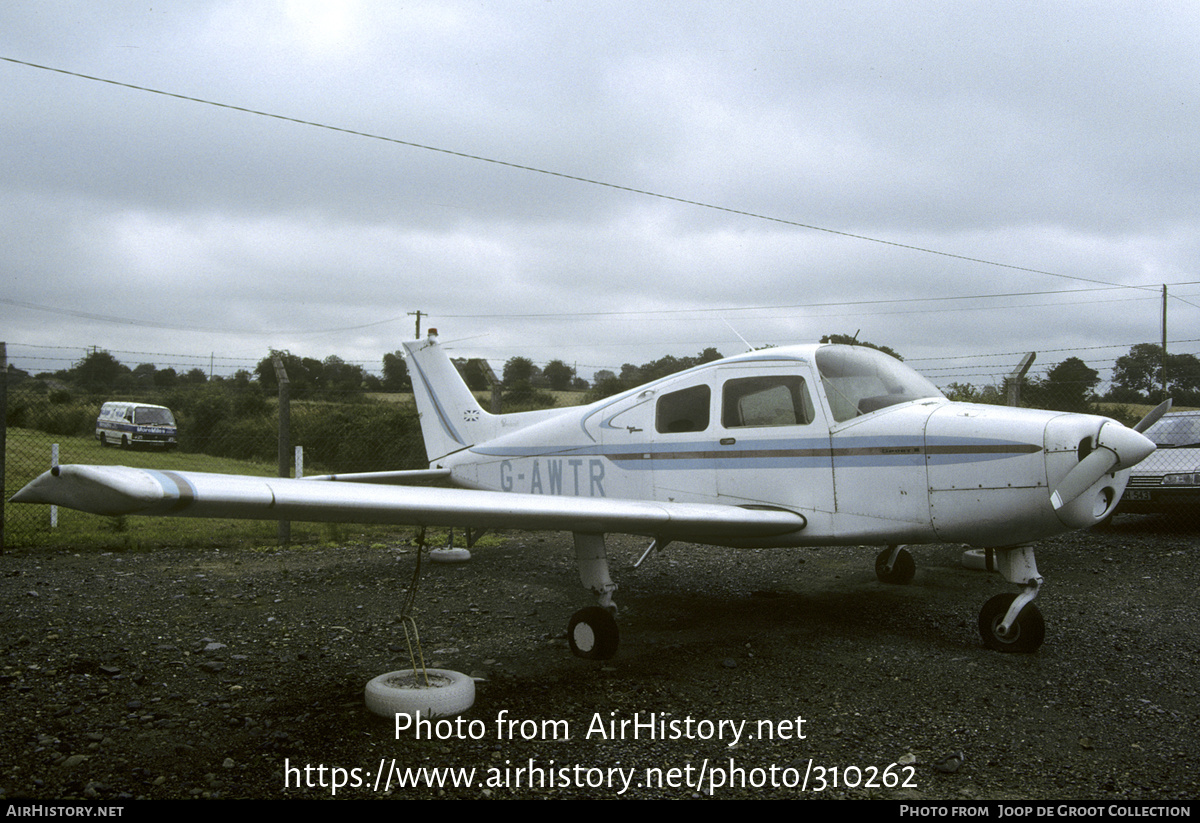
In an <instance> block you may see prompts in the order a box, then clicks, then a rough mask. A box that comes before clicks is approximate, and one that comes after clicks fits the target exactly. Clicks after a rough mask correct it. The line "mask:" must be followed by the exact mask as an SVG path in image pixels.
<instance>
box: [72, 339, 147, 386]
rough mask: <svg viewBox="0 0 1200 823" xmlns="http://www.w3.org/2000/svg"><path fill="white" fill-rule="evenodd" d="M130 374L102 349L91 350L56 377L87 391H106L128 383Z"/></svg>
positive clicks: (126, 368) (125, 367)
mask: <svg viewBox="0 0 1200 823" xmlns="http://www.w3.org/2000/svg"><path fill="white" fill-rule="evenodd" d="M131 374H132V372H131V371H130V370H129V367H128V366H123V365H121V363H120V361H118V360H117V358H115V357H113V356H112V355H111V354H109V353H108V352H106V351H104V349H93V350H92V351H90V352H88V354H87V355H85V356H84V357H83V359H81V360H79V361H78V362H77V363H75V365H74V366H72V367H71V368H70V369H68V370H67V371H65V372H59V374H58V376H59V377H61V378H63V379H66V380H70V381H72V382H75V383H78V384H80V385H82V386H83V387H84V388H86V389H87V390H88V391H106V390H110V389H113V388H115V387H117V386H119V385H121V384H122V383H128V382H129V380H130V375H131Z"/></svg>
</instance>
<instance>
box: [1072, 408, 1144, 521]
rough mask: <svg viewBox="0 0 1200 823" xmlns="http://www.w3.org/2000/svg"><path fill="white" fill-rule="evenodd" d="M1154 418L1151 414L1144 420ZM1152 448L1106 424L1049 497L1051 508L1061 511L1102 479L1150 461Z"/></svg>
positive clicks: (1120, 428)
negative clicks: (1087, 450)
mask: <svg viewBox="0 0 1200 823" xmlns="http://www.w3.org/2000/svg"><path fill="white" fill-rule="evenodd" d="M1155 411H1157V409H1156V410H1155ZM1153 414H1154V412H1150V415H1147V417H1149V416H1151V415H1153ZM1150 422H1151V423H1153V422H1154V421H1153V420H1151V421H1150ZM1155 448H1156V447H1155V445H1154V443H1153V442H1152V441H1151V440H1150V439H1149V438H1147V437H1146V436H1144V435H1143V434H1141V433H1140V432H1136V431H1134V430H1133V429H1127V428H1125V427H1124V426H1122V425H1121V424H1120V423H1112V422H1109V423H1105V424H1104V425H1103V426H1102V427H1101V428H1100V434H1099V436H1098V437H1097V438H1096V448H1095V449H1094V450H1093V451H1092V453H1091V454H1089V455H1088V456H1087V457H1085V458H1083V459H1082V460H1080V461H1079V463H1078V464H1076V466H1075V468H1073V469H1071V470H1070V471H1069V472H1067V476H1066V477H1064V478H1063V479H1062V482H1061V483H1059V484H1058V488H1057V489H1055V490H1054V493H1053V494H1051V495H1050V503H1051V505H1053V506H1054V509H1055V510H1056V511H1057V510H1058V509H1061V508H1062V507H1063V506H1065V505H1067V504H1068V503H1070V502H1071V501H1072V500H1074V499H1075V498H1076V497H1079V495H1081V494H1083V493H1084V492H1085V491H1087V490H1088V489H1089V488H1091V487H1092V485H1093V484H1094V483H1095V482H1096V481H1098V480H1099V479H1100V478H1101V477H1103V476H1104V475H1106V474H1108V473H1109V472H1114V471H1121V470H1122V469H1128V468H1131V467H1133V466H1136V465H1137V464H1138V463H1140V462H1142V461H1143V460H1145V459H1146V458H1147V457H1149V456H1150V453H1151V452H1153V451H1154V449H1155Z"/></svg>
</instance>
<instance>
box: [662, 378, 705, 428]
mask: <svg viewBox="0 0 1200 823" xmlns="http://www.w3.org/2000/svg"><path fill="white" fill-rule="evenodd" d="M711 397H712V392H711V391H710V390H709V388H708V386H693V387H692V388H690V389H683V390H682V391H677V392H671V393H670V394H664V395H663V396H662V397H660V398H658V405H657V406H656V407H655V413H654V427H655V428H656V429H658V431H659V432H660V433H662V434H673V433H676V432H702V431H704V430H705V429H707V428H708V405H709V400H710V399H711Z"/></svg>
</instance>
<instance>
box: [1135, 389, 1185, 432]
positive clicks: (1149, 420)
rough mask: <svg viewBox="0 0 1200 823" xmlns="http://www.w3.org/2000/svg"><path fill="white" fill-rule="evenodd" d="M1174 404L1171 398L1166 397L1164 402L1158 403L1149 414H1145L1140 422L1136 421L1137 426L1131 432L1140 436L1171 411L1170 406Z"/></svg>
mask: <svg viewBox="0 0 1200 823" xmlns="http://www.w3.org/2000/svg"><path fill="white" fill-rule="evenodd" d="M1174 402H1175V401H1174V400H1172V399H1171V398H1169V397H1168V398H1167V399H1166V400H1164V401H1163V402H1161V403H1159V404H1158V405H1157V406H1155V407H1154V408H1153V409H1151V410H1150V413H1149V414H1147V415H1146V416H1145V417H1143V418H1142V419H1141V420H1139V421H1138V424H1137V425H1136V426H1134V427H1133V430H1134V431H1135V432H1137V433H1138V434H1141V433H1142V432H1144V431H1145V430H1146V429H1148V428H1150V427H1151V426H1153V425H1154V424H1155V423H1157V422H1158V421H1159V418H1161V417H1162V416H1163V415H1164V414H1166V413H1167V412H1169V411H1170V410H1171V404H1172V403H1174Z"/></svg>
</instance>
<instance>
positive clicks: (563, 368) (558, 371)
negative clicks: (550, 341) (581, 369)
mask: <svg viewBox="0 0 1200 823" xmlns="http://www.w3.org/2000/svg"><path fill="white" fill-rule="evenodd" d="M542 374H544V375H545V376H546V382H547V383H548V384H549V386H550V388H551V389H553V390H554V391H566V390H568V389H570V388H571V383H572V381H573V380H574V379H575V369H573V368H572V367H570V366H568V365H567V364H566V363H564V362H563V361H561V360H551V361H550V362H549V363H547V364H546V368H545V369H543V371H542Z"/></svg>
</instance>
